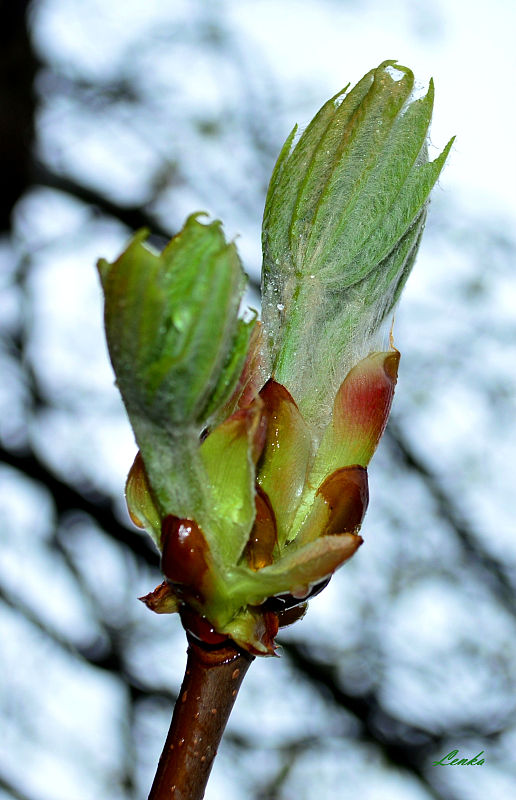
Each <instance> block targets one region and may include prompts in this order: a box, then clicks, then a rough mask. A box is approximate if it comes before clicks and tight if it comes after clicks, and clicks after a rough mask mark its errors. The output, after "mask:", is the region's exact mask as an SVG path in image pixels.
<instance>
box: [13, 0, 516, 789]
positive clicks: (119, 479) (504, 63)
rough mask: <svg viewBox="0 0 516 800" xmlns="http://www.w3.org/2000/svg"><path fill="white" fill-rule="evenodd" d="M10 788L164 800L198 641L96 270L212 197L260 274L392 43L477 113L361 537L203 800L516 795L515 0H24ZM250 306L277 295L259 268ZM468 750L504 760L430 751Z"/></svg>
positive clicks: (16, 225)
mask: <svg viewBox="0 0 516 800" xmlns="http://www.w3.org/2000/svg"><path fill="white" fill-rule="evenodd" d="M0 9H1V18H2V25H1V28H0V43H1V46H0V117H1V119H0V164H1V173H0V174H1V177H2V186H1V188H0V228H1V238H0V281H1V287H2V293H1V299H0V337H1V339H0V447H1V452H0V456H1V459H2V461H3V464H2V465H0V542H1V546H0V671H1V683H0V798H1V800H13V799H14V800H93V799H94V798H95V800H98V799H99V798H106V800H107V799H108V798H109V800H140V799H141V798H144V797H146V796H147V792H148V789H149V787H150V784H151V782H152V777H153V773H154V770H155V766H156V763H157V759H158V756H159V753H160V751H161V747H162V743H163V740H164V737H165V733H166V730H167V728H168V724H169V719H170V714H171V708H172V704H173V701H174V698H175V696H176V693H177V691H178V688H179V686H180V682H181V679H182V673H183V668H184V663H185V640H184V634H183V631H182V629H181V627H180V623H179V620H178V619H176V618H174V617H158V616H155V615H152V614H151V613H150V612H149V611H147V609H146V608H144V606H143V605H142V604H141V603H139V602H138V601H137V599H136V598H137V597H138V595H142V594H145V593H146V592H148V591H150V590H151V589H152V588H154V586H155V585H156V584H157V583H159V582H160V575H159V569H158V557H157V554H156V552H155V551H154V550H153V548H152V547H151V545H150V543H149V542H148V541H147V540H146V539H145V538H144V537H143V536H142V535H140V534H139V533H138V532H137V531H136V530H135V529H132V528H131V526H130V524H129V521H128V517H127V513H126V511H125V508H124V503H123V485H124V480H125V475H126V473H127V470H128V468H129V466H130V464H131V462H132V458H133V456H134V453H135V445H134V442H133V439H132V435H131V431H130V429H129V426H128V423H127V420H126V418H125V415H124V411H123V408H122V406H121V402H120V398H119V396H118V394H117V392H116V390H115V388H114V385H113V376H112V373H111V369H110V366H109V363H108V359H107V353H106V349H105V344H104V339H103V330H102V303H101V295H100V289H99V284H98V280H97V276H96V271H95V268H94V263H95V261H96V259H97V257H99V256H105V257H107V258H113V257H114V256H116V254H117V253H118V252H119V251H120V249H121V248H122V247H123V245H124V243H125V242H126V240H127V238H128V236H129V234H130V232H131V231H132V230H134V229H136V228H139V227H141V226H147V227H149V228H150V229H151V231H152V233H153V239H154V242H155V244H156V245H158V246H160V245H161V244H163V242H164V241H165V240H166V238H167V237H169V236H170V235H172V234H173V233H174V232H176V231H177V230H178V229H179V228H180V227H181V225H182V223H183V221H184V218H185V216H186V215H187V214H188V213H190V212H192V211H195V210H200V209H204V210H207V211H209V212H210V214H212V215H213V216H215V217H219V218H221V219H222V220H223V221H224V223H225V228H226V232H227V234H228V236H229V237H234V236H237V235H238V240H237V241H238V247H239V249H240V253H241V256H242V259H243V261H244V265H245V268H246V270H247V271H248V273H249V275H250V276H251V279H252V282H254V284H255V285H256V282H257V281H258V280H259V271H260V223H261V214H262V210H263V202H264V197H265V192H266V187H267V182H268V177H269V176H270V173H271V169H272V166H273V163H274V161H275V158H276V156H277V153H278V151H279V148H280V146H281V144H282V143H283V141H284V139H285V138H286V136H287V134H288V132H289V131H290V129H291V128H292V125H293V124H294V122H296V121H297V122H299V123H300V124H301V126H303V125H306V124H307V123H308V121H309V120H310V118H311V117H312V116H313V114H314V113H315V111H316V110H317V109H318V108H319V107H320V105H322V103H323V102H324V101H325V100H326V99H327V98H328V97H329V96H331V95H332V94H334V93H335V92H336V91H338V90H339V89H340V88H341V87H342V86H343V85H345V84H347V83H348V82H352V83H355V82H356V81H357V80H358V79H359V78H360V77H361V76H362V75H363V74H364V73H365V72H366V71H367V70H369V69H370V68H371V67H373V66H376V65H377V64H378V63H380V61H383V60H384V59H386V58H397V59H398V60H399V61H400V62H401V63H405V64H407V65H409V66H411V67H412V68H413V69H414V71H415V73H416V76H417V78H418V79H419V80H420V81H421V82H422V83H425V82H427V81H428V79H429V77H430V76H431V75H433V76H434V78H435V81H436V105H435V115H434V117H435V122H434V125H433V128H432V140H431V154H432V155H434V154H437V152H438V150H439V149H440V148H442V146H443V145H444V144H445V142H446V141H447V139H448V138H449V137H450V136H451V135H452V134H456V135H457V140H456V144H455V146H454V148H453V151H452V153H451V156H450V159H449V164H448V166H447V167H446V169H445V171H444V173H443V176H442V177H441V180H440V183H439V185H438V186H437V187H436V190H435V191H434V194H433V201H432V206H431V211H430V216H429V222H428V225H427V232H426V239H425V240H424V242H423V247H422V250H421V253H420V256H419V259H418V263H417V265H416V268H415V270H414V273H413V275H412V277H411V279H410V281H409V285H408V287H407V290H406V292H405V295H404V298H403V301H402V303H401V306H400V308H399V310H398V312H397V315H396V326H395V336H396V344H397V346H398V347H399V349H400V350H401V351H402V361H401V370H400V378H399V383H398V388H397V395H396V398H395V404H394V411H393V415H392V420H391V422H390V424H389V428H388V432H387V434H386V436H385V437H384V440H383V442H382V444H381V447H380V449H379V451H378V453H377V455H376V457H375V459H374V462H373V465H372V467H371V469H370V482H371V496H372V501H371V505H370V510H369V513H368V516H367V517H366V522H365V525H364V528H363V533H364V536H365V540H366V543H365V545H364V547H362V548H361V550H360V553H359V554H358V555H357V557H356V558H354V559H353V560H352V561H351V562H350V563H349V564H348V565H346V566H345V567H344V568H343V569H342V570H341V571H340V572H339V573H337V575H336V576H335V577H334V579H333V580H332V582H331V584H330V586H329V587H328V588H327V589H326V590H325V592H324V593H323V594H322V595H320V596H319V597H318V598H316V599H315V600H314V601H313V602H312V603H311V608H310V611H309V613H308V615H307V617H306V618H305V619H304V620H303V621H302V622H301V623H298V624H297V625H296V626H294V627H293V628H291V629H288V630H285V631H284V632H283V633H282V635H281V637H280V641H281V642H282V644H283V651H282V657H281V659H264V660H260V661H257V662H255V664H254V665H253V667H252V668H251V670H250V672H249V674H248V677H247V678H246V681H245V682H244V686H243V688H242V690H241V694H240V697H239V699H238V702H237V706H236V709H235V712H234V714H233V717H232V719H231V722H230V725H229V728H228V732H227V735H226V737H225V740H224V743H223V745H222V747H221V749H220V752H219V756H218V758H217V761H216V764H215V768H214V771H213V774H212V779H211V782H210V786H209V789H208V792H207V795H206V797H207V800H218V798H239V800H305V798H306V800H308V798H310V800H311V799H312V798H313V797H317V798H320V800H333V798H335V799H336V800H347V799H348V798H354V797H356V796H360V797H361V798H362V799H363V800H377V799H378V800H379V799H380V798H381V800H390V798H396V800H430V798H435V799H437V798H441V800H463V799H464V800H470V798H471V800H476V799H477V798H478V800H485V798H487V797H489V798H496V800H505V798H507V799H508V800H509V798H513V797H515V796H516V758H515V753H516V716H515V708H516V692H515V689H516V670H515V664H516V595H515V589H516V535H515V533H516V532H515V524H514V516H515V515H514V506H515V503H514V498H515V485H514V455H515V452H516V450H515V444H516V433H515V425H514V420H515V411H516V408H515V383H516V377H515V376H516V369H515V366H516V313H515V308H516V278H515V272H514V263H515V252H516V237H515V233H514V231H515V221H516V196H515V193H514V177H515V175H516V157H515V148H514V137H515V133H516V125H515V117H514V115H515V111H514V108H515V104H514V74H515V70H516V55H515V53H516V48H515V47H514V37H515V35H516V4H514V3H513V2H512V0H505V1H504V0H490V2H489V4H485V3H480V2H478V1H477V0H469V1H468V2H467V1H466V0H451V2H446V3H445V2H444V0H432V1H431V2H430V0H419V1H418V2H416V1H415V0H390V2H389V3H383V2H382V0H364V2H361V3H357V2H352V1H351V0H342V1H341V2H338V1H337V0H285V1H283V0H276V2H271V0H256V2H246V0H213V1H211V0H205V1H204V2H202V1H201V0H197V1H195V0H189V1H185V2H181V0H108V1H106V0H33V2H28V1H27V0H17V1H16V2H9V0H4V1H3V2H2V3H1V5H0ZM249 302H250V303H251V304H253V305H255V306H257V304H258V297H257V294H256V291H255V289H253V285H252V284H251V286H250V290H249ZM453 749H458V750H459V752H460V756H461V757H462V756H467V757H471V756H474V755H476V754H477V753H479V752H480V751H481V750H483V751H484V758H485V764H484V765H482V766H479V767H449V766H448V767H443V766H434V765H433V764H432V761H434V760H438V759H440V758H441V757H442V756H443V755H446V754H447V753H449V752H450V751H451V750H453Z"/></svg>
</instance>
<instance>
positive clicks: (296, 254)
mask: <svg viewBox="0 0 516 800" xmlns="http://www.w3.org/2000/svg"><path fill="white" fill-rule="evenodd" d="M433 100H434V87H433V82H432V81H430V85H429V87H428V91H427V92H426V94H425V95H424V96H418V95H416V94H415V93H414V76H413V74H412V72H411V71H410V70H409V69H407V68H406V67H402V66H400V65H398V64H397V63H396V62H395V61H385V62H383V63H382V64H380V66H379V67H378V68H377V69H374V70H371V72H369V73H367V75H365V76H364V77H363V78H362V80H361V81H359V83H358V84H357V85H356V86H355V87H354V88H353V89H352V90H351V91H347V89H344V90H343V91H342V92H340V93H339V94H337V95H335V97H333V98H331V100H329V101H328V102H327V103H325V105H324V106H323V107H322V108H321V110H320V111H319V112H318V114H317V115H316V116H315V118H314V119H313V120H312V122H311V123H310V124H309V125H308V127H307V128H306V129H305V131H304V132H303V134H302V135H301V136H300V137H299V139H298V141H297V143H296V145H295V146H294V147H292V144H293V140H294V135H295V130H296V129H294V131H293V132H292V133H291V135H290V136H289V138H288V139H287V142H286V143H285V146H284V147H283V149H282V151H281V153H280V156H279V159H278V162H277V164H276V168H275V170H274V173H273V176H272V179H271V182H270V186H269V191H268V194H267V200H266V204H265V212H264V219H263V231H262V240H263V272H262V294H263V310H262V318H263V321H264V326H265V328H266V331H267V342H268V348H269V358H270V364H271V370H272V372H273V375H274V378H275V379H276V380H277V381H278V382H280V383H282V384H283V385H284V386H286V388H287V389H288V390H289V391H290V392H291V394H292V396H293V397H294V399H295V400H296V402H297V403H298V405H299V408H300V410H301V412H302V413H303V415H304V416H305V418H306V419H307V420H308V421H309V422H310V423H312V425H316V426H322V425H323V424H324V422H326V421H327V419H328V416H329V413H330V411H331V403H332V401H333V397H334V396H335V393H336V391H337V389H338V386H339V385H340V384H341V382H342V380H343V379H344V377H345V375H346V374H347V372H348V371H349V369H350V368H351V367H352V366H353V364H355V363H356V362H357V361H358V360H359V359H360V358H363V357H365V356H366V355H368V353H369V352H371V351H372V350H374V349H382V348H381V344H382V342H381V334H380V332H379V331H380V328H381V326H382V323H383V321H384V320H385V319H386V317H387V316H388V315H389V313H390V312H391V311H392V309H393V306H394V304H395V303H396V301H397V299H398V297H399V294H400V292H401V289H402V288H403V285H404V283H405V281H406V280H407V277H408V275H409V273H410V270H411V269H412V266H413V264H414V260H415V257H416V253H417V249H418V246H419V242H420V239H421V234H422V231H423V226H424V222H425V218H426V206H427V203H428V199H429V194H430V191H431V189H432V187H433V186H434V184H435V182H436V181H437V179H438V177H439V174H440V172H441V170H442V168H443V166H444V163H445V161H446V157H447V155H448V153H449V150H450V148H451V145H452V142H453V140H451V141H450V142H449V143H448V144H447V146H446V148H445V149H444V151H443V153H442V154H441V155H440V156H439V157H438V158H437V159H436V160H435V161H433V162H429V161H428V154H427V137H428V131H429V126H430V121H431V116H432V107H433Z"/></svg>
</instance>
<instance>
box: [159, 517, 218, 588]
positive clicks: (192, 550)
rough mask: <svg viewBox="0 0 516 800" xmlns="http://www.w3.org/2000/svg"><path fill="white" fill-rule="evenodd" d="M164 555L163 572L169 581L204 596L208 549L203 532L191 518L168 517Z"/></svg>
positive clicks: (164, 521) (162, 533) (162, 529)
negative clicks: (203, 583)
mask: <svg viewBox="0 0 516 800" xmlns="http://www.w3.org/2000/svg"><path fill="white" fill-rule="evenodd" d="M161 537H162V542H163V552H162V556H161V570H162V572H163V574H164V576H165V577H166V578H167V580H169V581H171V583H173V584H176V583H177V584H180V585H184V586H187V587H188V588H191V589H193V590H195V591H196V592H197V593H201V594H202V591H201V587H202V582H203V579H204V577H205V575H206V573H207V570H208V562H207V552H208V546H207V544H206V540H205V538H204V536H203V533H202V531H201V529H200V528H199V526H198V525H197V523H196V522H194V521H193V520H191V519H178V517H174V516H173V515H172V514H169V515H168V517H165V519H164V520H163V524H162V528H161Z"/></svg>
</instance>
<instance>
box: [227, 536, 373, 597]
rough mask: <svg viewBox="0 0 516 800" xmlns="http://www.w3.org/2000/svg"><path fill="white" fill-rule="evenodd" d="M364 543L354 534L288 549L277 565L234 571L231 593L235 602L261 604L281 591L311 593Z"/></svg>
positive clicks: (241, 568) (322, 538) (324, 537)
mask: <svg viewBox="0 0 516 800" xmlns="http://www.w3.org/2000/svg"><path fill="white" fill-rule="evenodd" d="M361 544H362V538H361V537H360V536H357V535H355V534H353V533H344V534H340V535H332V536H321V537H320V538H319V539H317V540H316V541H315V542H310V543H309V544H307V545H305V546H304V547H300V548H299V549H294V548H293V549H292V551H291V552H290V551H287V552H286V553H285V555H283V556H282V558H280V559H279V560H278V561H276V562H275V563H274V564H271V565H270V566H268V567H264V568H263V569H260V570H258V572H252V571H251V570H247V569H245V568H244V567H239V568H236V569H235V570H234V571H233V573H232V574H231V583H230V585H229V595H230V597H231V599H232V601H233V602H234V603H237V602H238V601H239V600H240V598H241V602H242V605H244V604H246V603H247V604H249V605H260V603H263V602H264V601H265V600H266V599H267V598H268V597H273V596H274V595H279V594H285V593H290V594H294V595H297V594H300V595H301V596H302V594H303V593H304V592H305V591H306V593H308V591H309V589H310V587H311V586H313V585H314V584H316V583H319V582H320V581H321V580H324V578H327V577H328V575H331V574H332V573H333V572H335V570H336V569H337V567H339V566H340V565H341V564H343V563H344V561H347V560H348V559H349V558H351V556H352V555H353V554H354V553H355V552H356V550H357V549H358V548H359V547H360V545H361Z"/></svg>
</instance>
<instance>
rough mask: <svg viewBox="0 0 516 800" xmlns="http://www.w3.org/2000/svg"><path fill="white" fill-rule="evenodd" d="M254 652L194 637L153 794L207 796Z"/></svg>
mask: <svg viewBox="0 0 516 800" xmlns="http://www.w3.org/2000/svg"><path fill="white" fill-rule="evenodd" d="M253 660H254V657H253V656H251V655H249V653H247V652H245V651H242V650H240V649H239V648H238V647H237V646H236V645H235V644H234V643H233V642H231V641H229V640H228V641H226V642H224V644H222V645H218V646H216V647H214V646H212V647H209V646H208V645H204V644H202V643H200V642H196V641H194V640H193V639H191V638H190V639H189V646H188V660H187V664H186V672H185V677H184V680H183V685H182V686H181V691H180V693H179V697H178V699H177V702H176V705H175V708H174V713H173V716H172V722H171V723H170V729H169V732H168V736H167V739H166V742H165V746H164V748H163V752H162V754H161V757H160V760H159V764H158V769H157V772H156V776H155V778H154V783H153V784H152V788H151V791H150V794H149V800H165V798H166V800H202V798H203V797H204V792H205V789H206V784H207V782H208V777H209V775H210V771H211V768H212V765H213V760H214V758H215V755H216V753H217V748H218V746H219V742H220V740H221V738H222V734H223V733H224V729H225V727H226V723H227V721H228V719H229V715H230V713H231V709H232V708H233V704H234V702H235V700H236V696H237V694H238V690H239V688H240V685H241V683H242V680H243V678H244V676H245V673H246V672H247V670H248V668H249V666H250V664H251V662H252V661H253Z"/></svg>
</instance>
